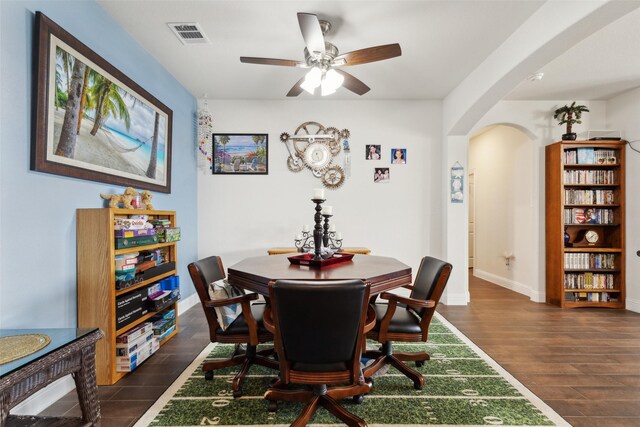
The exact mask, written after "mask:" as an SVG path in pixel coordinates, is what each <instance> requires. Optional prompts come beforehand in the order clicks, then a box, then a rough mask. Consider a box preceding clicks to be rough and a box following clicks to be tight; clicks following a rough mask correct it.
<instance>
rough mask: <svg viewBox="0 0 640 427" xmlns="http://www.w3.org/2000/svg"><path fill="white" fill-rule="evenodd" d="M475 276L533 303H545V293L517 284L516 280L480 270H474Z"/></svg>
mask: <svg viewBox="0 0 640 427" xmlns="http://www.w3.org/2000/svg"><path fill="white" fill-rule="evenodd" d="M473 275H474V276H476V277H478V278H480V279H483V280H486V281H488V282H491V283H495V284H496V285H499V286H502V287H503V288H507V289H510V290H512V291H514V292H517V293H519V294H522V295H525V296H528V297H529V299H530V300H531V301H533V302H544V301H545V294H544V293H542V292H538V291H533V290H531V289H530V288H529V287H528V286H527V285H525V284H523V283H520V282H516V281H515V280H511V279H506V278H504V277H501V276H498V275H495V274H493V273H489V272H486V271H483V270H478V269H474V270H473Z"/></svg>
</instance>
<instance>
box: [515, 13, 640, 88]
mask: <svg viewBox="0 0 640 427" xmlns="http://www.w3.org/2000/svg"><path fill="white" fill-rule="evenodd" d="M639 49H640V9H636V10H635V11H633V12H631V13H629V14H628V15H626V16H623V17H622V18H620V19H619V20H618V21H616V22H614V23H612V24H610V25H608V26H606V27H604V28H603V29H601V30H600V31H598V32H596V33H594V34H592V35H591V36H589V37H587V38H586V39H584V40H583V41H581V42H580V43H578V44H577V45H575V46H573V47H572V48H570V49H569V50H567V51H566V52H565V53H564V54H562V55H560V56H559V57H558V58H556V59H554V60H553V61H551V62H550V63H549V64H547V65H546V66H545V67H543V68H542V69H540V70H536V71H534V72H537V71H540V72H544V78H543V79H542V80H541V81H539V82H530V81H525V82H522V83H521V84H520V85H518V87H516V88H515V89H514V90H513V91H512V92H511V93H510V94H509V95H508V96H507V99H514V100H555V99H581V100H606V99H609V98H611V97H613V96H615V95H618V94H620V93H622V92H625V91H627V90H629V89H632V88H635V87H638V86H640V51H639Z"/></svg>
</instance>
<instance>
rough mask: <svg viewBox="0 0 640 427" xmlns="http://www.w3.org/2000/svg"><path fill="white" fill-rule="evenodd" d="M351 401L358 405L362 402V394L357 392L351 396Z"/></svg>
mask: <svg viewBox="0 0 640 427" xmlns="http://www.w3.org/2000/svg"><path fill="white" fill-rule="evenodd" d="M352 399H353V403H357V404H358V405H359V404H361V403H362V402H364V394H357V395H355V396H353V398H352Z"/></svg>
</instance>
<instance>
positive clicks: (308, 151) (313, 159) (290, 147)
mask: <svg viewBox="0 0 640 427" xmlns="http://www.w3.org/2000/svg"><path fill="white" fill-rule="evenodd" d="M349 135H350V133H349V131H348V130H347V129H343V130H338V129H337V128H335V127H324V126H323V125H322V124H320V123H318V122H305V123H302V124H301V125H300V126H298V128H297V129H296V130H295V132H293V135H291V134H289V133H288V132H283V133H282V134H281V135H280V141H282V142H283V143H284V144H285V146H286V147H287V151H288V152H289V157H288V158H287V168H289V170H290V171H291V172H300V171H301V170H303V169H305V168H307V169H310V170H311V173H313V176H315V177H316V178H320V180H321V181H322V184H323V185H324V186H325V187H327V188H330V189H335V188H339V187H340V186H341V185H342V184H343V183H344V181H345V179H346V177H347V173H346V172H345V168H343V167H342V166H339V165H338V164H336V162H335V160H336V156H337V155H338V154H340V152H341V151H343V149H342V147H343V144H342V142H343V140H345V142H346V144H345V147H348V146H349V144H348V141H346V139H347V138H349ZM344 151H345V157H344V161H345V166H347V170H348V166H349V164H350V159H349V157H350V155H349V152H350V150H347V149H345V150H344Z"/></svg>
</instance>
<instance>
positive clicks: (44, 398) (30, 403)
mask: <svg viewBox="0 0 640 427" xmlns="http://www.w3.org/2000/svg"><path fill="white" fill-rule="evenodd" d="M75 388H76V384H75V382H74V381H73V378H71V375H67V376H66V377H64V378H60V379H58V380H56V381H54V382H52V383H51V384H49V385H48V386H47V387H46V388H43V389H42V390H40V391H38V392H36V393H34V394H33V395H32V396H29V398H27V399H26V400H25V401H24V402H22V403H21V404H19V405H17V406H16V407H14V408H13V409H11V413H12V414H14V415H38V414H39V413H40V412H42V411H44V410H45V409H47V408H48V407H49V406H50V405H52V404H53V403H55V402H56V401H58V400H59V399H61V398H62V397H63V396H64V395H65V394H67V393H69V392H70V391H71V390H73V389H75Z"/></svg>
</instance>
